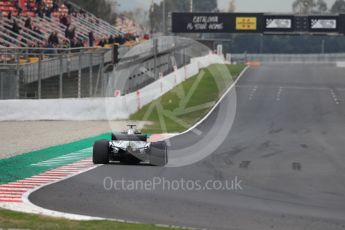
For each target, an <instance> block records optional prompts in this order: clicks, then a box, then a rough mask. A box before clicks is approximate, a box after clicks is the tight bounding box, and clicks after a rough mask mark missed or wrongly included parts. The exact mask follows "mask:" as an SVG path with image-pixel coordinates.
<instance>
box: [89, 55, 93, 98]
mask: <svg viewBox="0 0 345 230" xmlns="http://www.w3.org/2000/svg"><path fill="white" fill-rule="evenodd" d="M92 58H93V55H92V53H90V54H89V96H90V97H92V75H93V73H92V72H93V68H92V65H93V59H92Z"/></svg>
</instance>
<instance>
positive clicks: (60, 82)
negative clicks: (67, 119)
mask: <svg viewBox="0 0 345 230" xmlns="http://www.w3.org/2000/svg"><path fill="white" fill-rule="evenodd" d="M188 45H189V44H188V42H182V43H179V44H176V42H175V39H174V38H164V39H157V40H151V41H147V42H145V43H142V44H140V45H138V46H134V47H126V46H121V47H119V49H118V57H119V59H120V63H119V64H118V68H119V69H120V68H130V67H131V66H134V65H141V64H142V63H145V62H148V60H156V59H157V57H159V56H162V55H167V54H168V53H172V52H174V51H175V50H179V49H183V48H184V47H187V46H188ZM108 47H110V46H108ZM114 51H115V49H114V48H73V49H50V48H5V47H4V48H0V90H1V93H0V96H1V97H0V99H14V98H17V99H41V98H81V97H97V96H104V91H105V87H106V84H107V80H108V76H107V75H105V73H106V72H107V71H106V70H109V67H112V66H113V64H115V58H114V54H115V53H114ZM153 62H154V64H152V65H153V66H152V68H153V69H155V70H156V69H159V68H163V72H166V71H167V68H166V67H162V66H160V65H162V63H159V62H156V61H153ZM110 69H111V68H110ZM171 69H172V68H171ZM154 72H155V73H156V75H157V77H158V71H154ZM133 79H134V80H132V81H131V85H132V86H129V87H128V88H129V89H128V90H129V91H132V90H134V89H136V88H138V87H141V86H144V85H145V84H146V83H145V82H146V81H140V83H137V81H138V80H137V79H139V78H135V76H134V77H133ZM147 83H149V82H147ZM9 85H10V86H9ZM13 91H14V92H15V93H13Z"/></svg>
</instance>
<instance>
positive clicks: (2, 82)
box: [0, 71, 4, 100]
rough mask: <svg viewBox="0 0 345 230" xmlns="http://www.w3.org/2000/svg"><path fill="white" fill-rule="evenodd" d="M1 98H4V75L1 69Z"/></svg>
mask: <svg viewBox="0 0 345 230" xmlns="http://www.w3.org/2000/svg"><path fill="white" fill-rule="evenodd" d="M0 99H1V100H2V99H4V77H3V74H2V72H1V71H0Z"/></svg>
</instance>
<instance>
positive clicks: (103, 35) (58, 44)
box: [0, 0, 137, 99]
mask: <svg viewBox="0 0 345 230" xmlns="http://www.w3.org/2000/svg"><path fill="white" fill-rule="evenodd" d="M0 38H1V39H0V92H1V94H0V99H41V98H69V97H73V98H81V97H94V96H102V95H104V91H105V90H104V88H105V84H106V81H107V79H105V76H106V74H105V73H106V72H107V71H109V69H111V68H112V67H113V65H114V64H115V62H116V61H117V55H118V53H119V52H120V53H123V52H125V50H126V48H127V47H131V46H133V45H135V44H136V43H137V39H136V37H135V36H134V35H132V34H125V33H123V32H122V31H120V30H118V29H117V28H116V27H115V26H113V25H111V24H110V23H108V22H106V21H104V20H102V19H100V18H97V17H96V16H95V15H93V14H91V13H89V12H87V11H85V10H84V9H82V8H80V7H78V6H77V5H75V4H74V3H72V2H69V1H62V0H0ZM127 49H128V48H127Z"/></svg>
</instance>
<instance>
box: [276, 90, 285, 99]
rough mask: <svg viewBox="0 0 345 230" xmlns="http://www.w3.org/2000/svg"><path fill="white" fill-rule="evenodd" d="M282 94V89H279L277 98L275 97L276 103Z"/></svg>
mask: <svg viewBox="0 0 345 230" xmlns="http://www.w3.org/2000/svg"><path fill="white" fill-rule="evenodd" d="M282 92H283V87H279V89H278V92H277V96H276V101H280V98H281V95H282Z"/></svg>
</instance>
